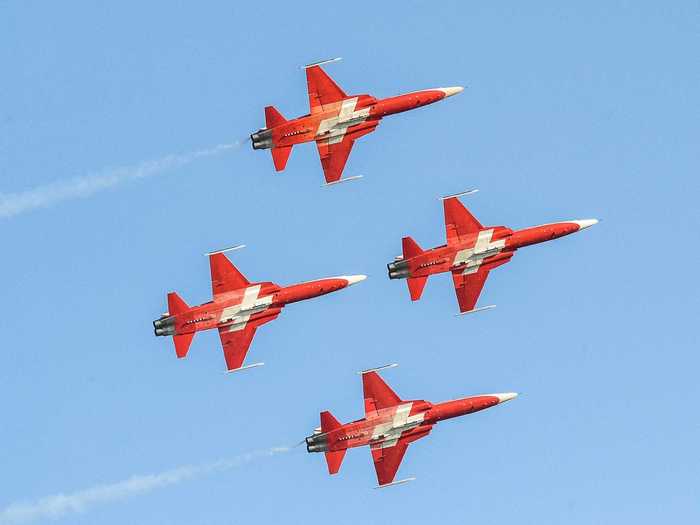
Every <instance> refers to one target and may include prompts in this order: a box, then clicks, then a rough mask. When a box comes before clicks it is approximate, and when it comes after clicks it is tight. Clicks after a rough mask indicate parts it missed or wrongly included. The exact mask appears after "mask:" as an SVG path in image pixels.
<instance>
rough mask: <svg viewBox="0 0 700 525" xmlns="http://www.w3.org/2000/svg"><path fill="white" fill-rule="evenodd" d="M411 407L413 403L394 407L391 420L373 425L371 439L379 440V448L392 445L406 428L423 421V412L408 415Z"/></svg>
mask: <svg viewBox="0 0 700 525" xmlns="http://www.w3.org/2000/svg"><path fill="white" fill-rule="evenodd" d="M411 407H413V403H405V404H403V405H399V406H397V407H396V412H395V413H394V417H393V418H392V420H391V421H389V422H387V423H382V424H380V425H377V426H376V427H374V430H373V431H372V438H371V439H372V440H379V439H381V442H380V443H379V444H378V446H379V448H388V447H393V446H394V445H396V443H397V442H398V440H399V438H401V434H402V433H403V432H405V431H406V430H409V429H411V428H413V427H416V426H418V425H419V424H420V423H422V422H423V419H424V418H425V412H420V413H419V414H415V415H413V416H409V414H410V413H411Z"/></svg>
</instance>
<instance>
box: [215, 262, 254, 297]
mask: <svg viewBox="0 0 700 525" xmlns="http://www.w3.org/2000/svg"><path fill="white" fill-rule="evenodd" d="M209 268H210V270H211V290H212V294H213V295H214V296H215V297H216V296H217V295H219V294H222V293H227V292H232V291H234V290H240V289H241V288H245V287H246V286H248V285H249V284H250V282H249V281H248V279H246V278H245V276H244V275H243V274H242V273H241V272H239V271H238V268H236V267H235V266H234V265H233V263H232V262H231V261H229V260H228V258H227V257H226V256H225V255H224V254H223V253H213V254H211V255H210V256H209Z"/></svg>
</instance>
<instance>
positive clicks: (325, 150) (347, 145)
mask: <svg viewBox="0 0 700 525" xmlns="http://www.w3.org/2000/svg"><path fill="white" fill-rule="evenodd" d="M354 143H355V141H354V140H353V139H351V138H348V137H345V138H344V139H343V140H342V141H340V142H336V143H334V144H331V143H330V141H329V140H327V139H323V140H317V141H316V146H318V154H319V156H320V157H321V166H323V176H324V178H325V179H326V183H327V184H330V183H332V182H338V181H339V180H340V178H341V177H342V176H343V169H344V168H345V163H346V162H347V161H348V157H349V156H350V150H352V145H353V144H354Z"/></svg>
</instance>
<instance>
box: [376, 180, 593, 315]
mask: <svg viewBox="0 0 700 525" xmlns="http://www.w3.org/2000/svg"><path fill="white" fill-rule="evenodd" d="M475 191H476V190H472V191H468V192H465V193H461V194H458V195H453V196H450V197H445V198H443V204H444V209H445V229H446V236H447V244H443V245H442V246H438V247H437V248H433V249H431V250H422V249H421V247H420V246H418V244H417V243H416V241H414V240H413V239H412V238H411V237H404V238H403V239H402V243H403V255H402V256H398V257H396V259H395V260H394V262H391V263H389V264H388V265H387V268H388V270H389V278H390V279H407V282H408V290H409V292H410V294H411V300H412V301H417V300H418V299H420V296H421V294H422V293H423V288H425V283H426V281H427V280H428V277H429V276H430V275H433V274H436V273H444V272H451V273H452V280H453V281H454V286H455V291H456V292H457V301H458V302H459V311H460V312H461V313H464V314H466V313H471V312H476V311H479V310H484V309H486V308H493V306H485V307H483V308H475V306H476V302H477V300H478V299H479V295H480V294H481V289H482V288H483V287H484V283H485V282H486V278H487V277H488V275H489V272H490V271H491V270H493V269H494V268H496V267H498V266H500V265H502V264H505V263H507V262H508V261H510V258H511V257H513V254H514V253H515V251H516V250H517V249H518V248H521V247H523V246H529V245H530V244H537V243H540V242H545V241H549V240H552V239H556V238H557V237H563V236H564V235H569V234H571V233H575V232H577V231H580V230H583V229H585V228H588V227H589V226H593V225H594V224H596V223H597V222H598V220H597V219H584V220H573V221H564V222H555V223H552V224H544V225H542V226H534V227H531V228H525V229H523V230H516V231H513V230H511V229H510V228H507V227H505V226H482V225H481V223H480V222H479V221H478V220H477V219H476V218H475V217H474V216H473V215H472V214H471V213H469V210H467V209H466V208H465V207H464V205H462V203H461V202H460V201H459V199H458V198H457V197H458V196H459V195H466V194H470V193H474V192H475Z"/></svg>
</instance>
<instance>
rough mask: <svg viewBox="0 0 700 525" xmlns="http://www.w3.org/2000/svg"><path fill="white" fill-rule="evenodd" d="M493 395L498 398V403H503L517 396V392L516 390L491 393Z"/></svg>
mask: <svg viewBox="0 0 700 525" xmlns="http://www.w3.org/2000/svg"><path fill="white" fill-rule="evenodd" d="M493 395H494V396H495V397H497V398H498V403H499V404H501V403H505V402H506V401H510V400H511V399H515V398H516V397H518V394H517V393H516V392H505V393H503V394H493Z"/></svg>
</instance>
